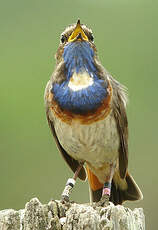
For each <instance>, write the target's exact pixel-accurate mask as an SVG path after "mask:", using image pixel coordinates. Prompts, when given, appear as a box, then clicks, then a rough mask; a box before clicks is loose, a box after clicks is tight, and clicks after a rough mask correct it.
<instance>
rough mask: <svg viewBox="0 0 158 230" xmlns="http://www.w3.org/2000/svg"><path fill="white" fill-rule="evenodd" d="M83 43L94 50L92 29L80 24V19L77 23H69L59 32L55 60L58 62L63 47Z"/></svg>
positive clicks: (82, 44) (61, 55)
mask: <svg viewBox="0 0 158 230" xmlns="http://www.w3.org/2000/svg"><path fill="white" fill-rule="evenodd" d="M85 44H87V45H89V47H91V48H92V49H93V50H94V52H96V47H95V45H94V36H93V33H92V30H91V29H89V28H88V27H87V26H85V25H83V24H81V23H80V20H78V21H77V23H75V24H72V25H69V26H68V27H67V28H66V29H65V30H64V32H63V33H62V34H61V37H60V44H59V48H58V50H57V53H56V60H57V62H60V61H61V59H62V58H63V53H64V50H65V48H66V49H70V48H69V47H71V48H72V47H77V46H83V47H84V45H85ZM65 52H66V51H65Z"/></svg>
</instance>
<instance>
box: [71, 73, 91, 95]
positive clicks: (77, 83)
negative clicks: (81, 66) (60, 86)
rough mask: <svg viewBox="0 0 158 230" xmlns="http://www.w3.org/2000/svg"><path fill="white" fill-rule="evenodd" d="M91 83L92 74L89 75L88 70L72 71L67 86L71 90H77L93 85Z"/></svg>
mask: <svg viewBox="0 0 158 230" xmlns="http://www.w3.org/2000/svg"><path fill="white" fill-rule="evenodd" d="M93 83H94V80H93V75H89V74H88V72H86V71H85V72H82V73H76V72H74V73H73V75H72V77H71V78H70V81H69V84H68V87H69V88H70V89H72V90H73V91H78V90H82V89H85V88H87V87H89V86H91V85H93Z"/></svg>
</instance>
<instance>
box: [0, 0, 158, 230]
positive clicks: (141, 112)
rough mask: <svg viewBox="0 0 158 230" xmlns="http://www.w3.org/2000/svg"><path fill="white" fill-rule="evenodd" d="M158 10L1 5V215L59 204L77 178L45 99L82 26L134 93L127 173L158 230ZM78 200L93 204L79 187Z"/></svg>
mask: <svg viewBox="0 0 158 230" xmlns="http://www.w3.org/2000/svg"><path fill="white" fill-rule="evenodd" d="M157 7H158V5H156V1H154V0H153V1H152V0H148V1H147V0H132V1H128V0H100V1H98V0H80V1H79V0H78V1H74V0H67V1H65V0H62V1H61V0H60V1H53V0H46V1H43V0H27V1H26V0H25V1H24V0H14V1H9V0H3V1H2V0H0V209H7V208H14V209H20V208H23V207H24V204H25V203H26V202H27V201H29V200H30V199H31V198H32V197H38V198H39V199H40V201H41V202H42V203H45V202H48V201H49V200H50V199H51V198H54V199H59V198H60V194H61V192H62V189H63V187H64V185H65V182H66V180H67V178H68V177H70V176H71V175H72V172H71V171H70V170H69V168H68V167H67V165H66V164H65V162H64V161H63V159H62V158H61V156H60V154H59V153H58V151H57V149H56V147H55V144H54V141H53V140H52V136H51V133H50V130H49V129H48V125H47V122H46V117H45V109H44V102H43V93H44V89H45V85H46V83H47V81H48V79H49V78H50V75H51V73H52V71H53V69H54V65H55V60H54V54H55V53H56V50H57V47H58V43H59V38H60V33H61V32H62V31H63V30H64V28H65V26H67V25H68V24H71V23H74V22H76V21H77V19H78V18H80V19H81V23H85V24H87V25H88V26H90V27H91V28H92V29H93V32H94V36H95V44H96V46H97V49H98V54H99V57H100V59H101V62H102V64H103V65H104V66H105V67H106V68H107V70H108V71H109V72H111V73H112V75H113V76H114V77H116V79H117V80H119V81H120V82H121V83H123V84H124V85H126V86H127V87H128V89H129V98H130V99H129V105H128V109H127V111H128V119H129V134H130V135H129V137H130V139H129V152H130V155H129V170H130V172H131V173H132V175H133V176H134V178H135V180H136V181H137V183H138V184H139V186H140V188H141V189H142V191H143V194H144V200H143V201H141V202H135V203H132V204H131V203H126V205H128V206H129V207H131V208H135V207H143V208H144V212H145V215H146V224H147V229H152V230H153V229H155V230H156V229H157V204H158V202H157V196H158V183H157V182H158V175H157V174H158V166H157V161H158V151H157V149H158V140H157V129H158V125H157V124H158V122H157V117H158V102H157V99H158V97H157V87H158V78H157V77H158V76H157V68H158V67H157V66H158V64H157V48H158V46H157V39H158V32H157V22H158V13H157V12H156V11H157ZM72 199H74V200H75V201H77V202H87V201H88V186H87V183H83V182H80V181H79V180H78V181H77V184H76V187H75V188H74V191H73V194H72Z"/></svg>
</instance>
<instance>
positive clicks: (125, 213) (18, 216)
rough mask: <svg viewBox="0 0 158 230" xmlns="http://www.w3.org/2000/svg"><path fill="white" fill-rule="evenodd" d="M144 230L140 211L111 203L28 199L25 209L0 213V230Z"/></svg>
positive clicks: (141, 210) (143, 221) (141, 211)
mask: <svg viewBox="0 0 158 230" xmlns="http://www.w3.org/2000/svg"><path fill="white" fill-rule="evenodd" d="M77 229H80V230H83V229H84V230H145V217H144V214H143V209H142V208H136V209H134V210H133V211H132V210H130V209H129V208H126V207H124V206H122V205H117V206H115V205H114V204H112V203H111V202H110V205H109V206H107V207H95V206H92V205H90V204H77V203H70V205H69V206H67V205H66V204H62V203H61V202H60V201H57V200H52V201H50V202H49V203H48V204H44V205H42V204H41V203H40V202H39V200H38V199H37V198H33V199H31V200H30V201H29V202H28V203H26V205H25V209H23V210H19V211H15V210H13V209H7V210H2V211H0V230H77Z"/></svg>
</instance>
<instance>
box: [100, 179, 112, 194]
mask: <svg viewBox="0 0 158 230" xmlns="http://www.w3.org/2000/svg"><path fill="white" fill-rule="evenodd" d="M110 193H111V183H109V182H106V183H104V187H103V193H102V196H104V195H108V196H110Z"/></svg>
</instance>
